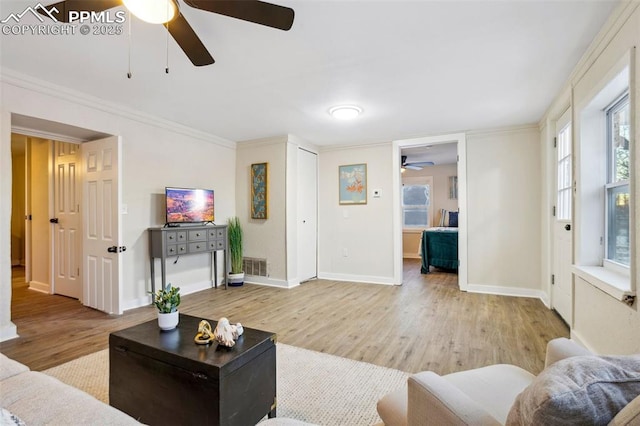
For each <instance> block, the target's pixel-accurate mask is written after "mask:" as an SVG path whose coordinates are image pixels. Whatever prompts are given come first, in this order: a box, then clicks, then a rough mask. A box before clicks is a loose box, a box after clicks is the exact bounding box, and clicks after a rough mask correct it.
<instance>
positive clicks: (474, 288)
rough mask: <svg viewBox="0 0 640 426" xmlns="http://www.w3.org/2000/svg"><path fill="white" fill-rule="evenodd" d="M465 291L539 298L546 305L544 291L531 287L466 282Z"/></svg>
mask: <svg viewBox="0 0 640 426" xmlns="http://www.w3.org/2000/svg"><path fill="white" fill-rule="evenodd" d="M467 291H468V292H469V293H482V294H495V295H498V296H513V297H530V298H534V299H540V301H541V302H542V303H543V304H544V305H546V306H547V307H548V305H547V303H545V299H546V293H544V292H543V291H541V290H533V289H531V288H515V287H502V286H497V285H485V284H468V285H467Z"/></svg>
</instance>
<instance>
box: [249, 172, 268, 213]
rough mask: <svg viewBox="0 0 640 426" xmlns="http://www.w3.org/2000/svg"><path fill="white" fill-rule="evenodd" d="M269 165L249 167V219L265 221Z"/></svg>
mask: <svg viewBox="0 0 640 426" xmlns="http://www.w3.org/2000/svg"><path fill="white" fill-rule="evenodd" d="M268 172H269V163H257V164H252V165H251V219H267V215H268V211H269V204H268V203H269V197H268V190H269V187H268V181H267V176H268Z"/></svg>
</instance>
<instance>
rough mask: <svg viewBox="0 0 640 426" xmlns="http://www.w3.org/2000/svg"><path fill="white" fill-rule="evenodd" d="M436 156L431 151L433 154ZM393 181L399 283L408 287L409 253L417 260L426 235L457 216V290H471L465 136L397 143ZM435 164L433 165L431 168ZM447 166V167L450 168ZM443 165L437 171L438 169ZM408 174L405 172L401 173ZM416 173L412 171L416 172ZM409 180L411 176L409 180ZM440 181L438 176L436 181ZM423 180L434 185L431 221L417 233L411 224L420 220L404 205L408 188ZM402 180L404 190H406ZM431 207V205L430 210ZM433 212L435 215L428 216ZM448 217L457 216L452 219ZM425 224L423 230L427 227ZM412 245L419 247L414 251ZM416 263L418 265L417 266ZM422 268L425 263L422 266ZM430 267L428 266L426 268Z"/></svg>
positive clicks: (439, 137) (427, 218) (395, 273)
mask: <svg viewBox="0 0 640 426" xmlns="http://www.w3.org/2000/svg"><path fill="white" fill-rule="evenodd" d="M430 151H431V152H430ZM392 161H393V165H392V166H393V170H394V173H393V178H394V204H395V206H396V207H395V208H394V215H393V218H394V229H395V231H394V281H395V282H396V284H401V283H403V282H404V273H405V272H404V271H405V265H404V260H403V259H404V258H405V256H404V254H405V248H408V249H409V250H415V251H416V252H417V253H416V254H414V256H413V257H418V253H420V250H421V248H422V244H421V238H422V231H423V230H424V229H425V228H430V227H434V226H435V227H437V226H441V227H445V226H448V225H450V220H452V219H451V217H455V216H457V225H458V226H457V231H458V232H457V244H458V249H457V257H458V259H457V262H456V259H455V254H453V255H452V256H453V258H452V259H451V262H454V263H457V266H458V286H459V288H460V289H461V290H466V289H467V269H466V267H467V250H466V232H467V229H466V211H465V209H466V138H465V135H464V134H462V133H459V134H452V135H442V136H435V137H424V138H415V139H406V140H399V141H394V142H393V152H392ZM431 163H433V164H431ZM446 163H448V164H446ZM438 164H440V166H441V167H439V168H438V169H436V168H434V167H435V166H436V165H438ZM403 168H404V169H405V172H404V173H403V172H402V169H403ZM412 169H413V170H412ZM405 175H406V177H404V176H405ZM436 176H438V177H437V178H436ZM416 179H418V180H424V182H425V183H423V184H424V185H429V186H430V188H429V194H428V197H425V198H428V201H429V204H430V205H428V206H427V217H426V221H425V222H423V223H421V224H416V229H418V231H413V230H412V229H410V227H409V228H408V227H407V226H406V225H407V220H409V222H411V221H412V220H411V217H409V219H407V216H411V215H412V214H413V215H416V214H418V213H416V212H415V211H413V212H411V211H410V212H409V215H407V211H406V209H405V206H403V188H405V187H406V185H407V184H414V182H416ZM403 181H404V183H405V186H403ZM431 204H432V205H431ZM429 210H431V213H430V214H429ZM449 212H453V213H457V214H455V215H450V214H449ZM423 225H424V228H423ZM411 246H413V247H415V248H414V249H412V248H411ZM414 263H415V261H414ZM419 264H420V266H421V267H422V262H420V263H419ZM427 266H428V265H427Z"/></svg>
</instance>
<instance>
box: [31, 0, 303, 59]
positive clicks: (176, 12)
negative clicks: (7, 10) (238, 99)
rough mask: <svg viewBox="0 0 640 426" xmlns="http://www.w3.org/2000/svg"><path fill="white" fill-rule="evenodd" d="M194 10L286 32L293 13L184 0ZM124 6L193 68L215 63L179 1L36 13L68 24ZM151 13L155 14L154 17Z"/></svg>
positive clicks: (73, 0) (115, 0)
mask: <svg viewBox="0 0 640 426" xmlns="http://www.w3.org/2000/svg"><path fill="white" fill-rule="evenodd" d="M183 2H184V3H185V4H187V5H189V6H191V7H193V8H196V9H201V10H205V11H207V12H212V13H218V14H220V15H225V16H230V17H232V18H237V19H241V20H243V21H248V22H253V23H255V24H260V25H265V26H267V27H271V28H276V29H279V30H283V31H288V30H289V29H290V28H291V26H292V25H293V18H294V11H293V9H291V8H289V7H285V6H280V5H277V4H272V3H267V2H263V1H258V0H183ZM122 5H124V6H125V7H126V8H127V9H128V10H129V11H130V12H131V13H132V14H134V15H135V16H137V17H138V18H140V19H142V20H143V21H146V22H150V23H153V24H163V25H164V26H165V27H166V28H167V30H168V31H169V34H171V36H172V37H173V38H174V39H175V41H176V42H177V43H178V45H179V46H180V48H182V50H183V51H184V53H185V54H186V55H187V57H188V58H189V59H190V60H191V62H193V65H195V66H203V65H210V64H213V63H214V62H215V60H214V59H213V57H212V56H211V54H210V53H209V51H208V50H207V48H206V47H205V46H204V44H202V41H200V38H199V37H198V35H197V34H196V33H195V31H194V30H193V28H191V25H189V23H188V22H187V20H186V19H185V17H184V16H183V15H182V13H180V8H179V7H178V0H64V1H61V2H58V3H53V4H51V5H49V6H48V7H46V9H47V10H46V11H45V10H42V9H39V12H40V13H41V14H43V15H45V16H53V17H54V18H55V19H56V20H57V21H58V22H69V21H70V19H69V12H95V13H100V12H103V11H105V10H108V9H111V8H114V7H118V6H122ZM154 12H157V13H156V14H154Z"/></svg>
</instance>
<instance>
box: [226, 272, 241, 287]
mask: <svg viewBox="0 0 640 426" xmlns="http://www.w3.org/2000/svg"><path fill="white" fill-rule="evenodd" d="M242 284H244V272H240V273H238V274H229V275H227V285H230V286H231V287H239V286H241V285H242Z"/></svg>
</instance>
